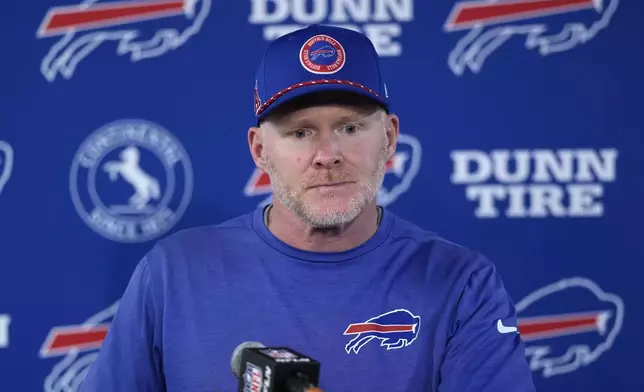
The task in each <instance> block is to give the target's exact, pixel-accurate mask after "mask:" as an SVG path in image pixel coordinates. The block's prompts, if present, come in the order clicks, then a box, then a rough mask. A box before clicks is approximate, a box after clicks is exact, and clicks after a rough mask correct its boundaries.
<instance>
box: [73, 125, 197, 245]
mask: <svg viewBox="0 0 644 392" xmlns="http://www.w3.org/2000/svg"><path fill="white" fill-rule="evenodd" d="M69 181H70V184H69V185H70V193H71V196H72V201H73V203H74V207H75V208H76V211H77V212H78V214H79V216H80V217H81V218H82V219H83V221H85V223H86V224H87V225H88V226H89V227H90V228H91V229H92V230H94V231H95V232H96V233H98V234H100V235H102V236H103V237H105V238H108V239H110V240H113V241H119V242H128V243H132V242H145V241H148V240H151V239H153V238H156V237H159V236H161V235H163V234H165V233H166V232H167V231H169V230H170V229H171V228H172V227H173V226H174V225H175V224H176V223H177V222H178V221H179V220H180V219H181V217H182V216H183V213H184V212H185V211H186V209H187V208H188V205H189V204H190V200H191V197H192V184H193V173H192V163H191V162H190V157H189V156H188V153H187V151H186V150H185V148H184V147H183V146H182V145H181V143H180V142H179V140H177V138H175V137H174V135H172V134H171V133H170V132H169V131H168V130H166V129H165V128H163V127H161V126H160V125H158V124H155V123H152V122H150V121H145V120H138V119H137V120H118V121H114V122H112V123H109V124H106V125H104V126H102V127H101V128H99V129H98V130H96V131H94V132H93V133H92V134H91V135H90V136H89V137H87V139H86V140H85V141H84V142H83V143H82V144H81V146H80V147H79V149H78V151H77V153H76V156H75V157H74V160H73V163H72V168H71V171H70V178H69Z"/></svg>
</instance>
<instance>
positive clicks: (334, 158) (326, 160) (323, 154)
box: [313, 135, 343, 169]
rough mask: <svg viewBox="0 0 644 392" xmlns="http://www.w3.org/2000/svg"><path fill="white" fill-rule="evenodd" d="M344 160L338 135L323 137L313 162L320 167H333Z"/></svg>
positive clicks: (339, 164)
mask: <svg viewBox="0 0 644 392" xmlns="http://www.w3.org/2000/svg"><path fill="white" fill-rule="evenodd" d="M342 162H343V158H342V151H341V148H340V142H339V140H338V139H337V136H336V135H330V136H324V137H321V138H320V140H319V143H318V145H317V151H316V154H315V158H314V160H313V164H314V165H315V167H316V168H318V169H332V168H335V167H338V166H341V165H342Z"/></svg>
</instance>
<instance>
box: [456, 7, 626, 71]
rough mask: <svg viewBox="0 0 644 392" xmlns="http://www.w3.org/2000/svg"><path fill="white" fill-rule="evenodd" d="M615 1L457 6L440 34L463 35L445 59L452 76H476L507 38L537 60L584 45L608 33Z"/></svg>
mask: <svg viewBox="0 0 644 392" xmlns="http://www.w3.org/2000/svg"><path fill="white" fill-rule="evenodd" d="M618 3H619V0H557V1H552V0H501V1H499V0H483V1H458V2H456V4H455V5H454V7H453V8H452V11H451V13H450V15H449V17H448V18H447V20H446V22H445V26H444V30H445V31H447V32H461V31H465V32H466V34H465V35H464V36H463V37H462V38H461V39H460V40H459V41H458V43H457V44H456V46H455V47H454V49H453V50H452V51H451V53H450V54H449V57H448V65H449V67H450V68H451V70H452V71H453V72H454V73H455V74H456V75H461V74H463V73H464V72H465V71H466V70H467V69H469V70H470V71H472V72H475V73H478V72H479V71H480V70H481V68H482V67H483V64H484V63H485V61H486V59H487V58H488V56H490V55H491V54H492V53H494V52H495V51H496V50H497V49H499V47H501V46H502V45H503V44H504V43H505V42H506V41H507V40H509V39H511V38H512V37H516V36H519V37H523V38H522V39H524V40H525V47H526V48H527V49H528V50H535V51H538V52H539V54H541V55H544V56H545V55H547V54H551V53H558V52H564V51H567V50H570V49H573V48H574V47H576V46H577V45H580V44H584V43H586V42H588V41H590V40H591V39H593V38H595V36H596V35H597V34H598V33H599V32H600V31H601V30H603V29H605V28H607V27H608V26H609V24H610V21H611V19H612V17H613V14H614V13H615V11H616V10H617V5H618Z"/></svg>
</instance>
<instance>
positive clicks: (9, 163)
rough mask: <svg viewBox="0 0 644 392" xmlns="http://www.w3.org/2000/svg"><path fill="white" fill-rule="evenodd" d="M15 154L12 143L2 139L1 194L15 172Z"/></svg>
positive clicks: (0, 163)
mask: <svg viewBox="0 0 644 392" xmlns="http://www.w3.org/2000/svg"><path fill="white" fill-rule="evenodd" d="M13 154H14V152H13V148H12V147H11V145H10V144H9V143H7V142H4V141H2V140H0V195H1V194H2V190H3V189H4V187H5V185H7V182H9V178H11V173H12V172H13Z"/></svg>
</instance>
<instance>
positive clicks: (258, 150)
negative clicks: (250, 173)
mask: <svg viewBox="0 0 644 392" xmlns="http://www.w3.org/2000/svg"><path fill="white" fill-rule="evenodd" d="M248 148H249V149H250V155H251V156H252V157H253V161H255V166H257V167H258V168H260V169H262V170H264V131H263V130H262V129H261V128H259V127H251V128H250V129H248Z"/></svg>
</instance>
